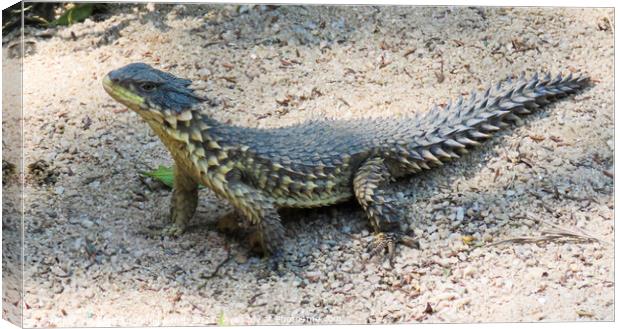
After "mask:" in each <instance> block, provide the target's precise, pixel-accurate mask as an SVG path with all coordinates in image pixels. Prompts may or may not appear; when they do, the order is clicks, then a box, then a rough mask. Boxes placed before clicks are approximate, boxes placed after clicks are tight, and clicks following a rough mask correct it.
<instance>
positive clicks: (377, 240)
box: [366, 232, 419, 267]
mask: <svg viewBox="0 0 620 329" xmlns="http://www.w3.org/2000/svg"><path fill="white" fill-rule="evenodd" d="M397 244H402V245H404V246H406V247H409V248H419V244H418V241H417V240H416V239H414V238H412V237H410V236H407V235H405V234H402V233H393V232H390V233H385V232H380V233H376V234H375V236H374V237H373V239H372V241H370V243H369V244H368V247H367V249H366V250H367V252H368V253H369V254H370V258H373V257H375V256H376V255H379V254H383V253H384V252H385V254H386V256H387V258H388V260H389V261H390V266H392V267H394V262H393V261H394V255H395V250H396V245H397Z"/></svg>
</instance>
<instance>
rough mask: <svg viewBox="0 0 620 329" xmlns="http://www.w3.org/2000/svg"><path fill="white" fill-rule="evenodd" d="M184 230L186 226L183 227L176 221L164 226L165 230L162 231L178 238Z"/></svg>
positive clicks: (165, 234)
mask: <svg viewBox="0 0 620 329" xmlns="http://www.w3.org/2000/svg"><path fill="white" fill-rule="evenodd" d="M184 232H185V227H184V226H183V227H181V226H180V225H178V224H176V223H174V224H170V225H168V226H166V227H164V228H163V230H162V231H161V234H162V235H163V236H169V237H172V238H178V237H179V236H181V235H182V234H183V233H184Z"/></svg>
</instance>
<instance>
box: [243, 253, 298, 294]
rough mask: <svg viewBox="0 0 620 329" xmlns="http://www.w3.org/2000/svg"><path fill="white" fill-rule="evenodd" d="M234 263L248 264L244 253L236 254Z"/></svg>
mask: <svg viewBox="0 0 620 329" xmlns="http://www.w3.org/2000/svg"><path fill="white" fill-rule="evenodd" d="M235 262H237V264H245V263H247V262H248V256H247V255H246V254H244V253H239V254H236V255H235ZM296 287H297V286H296Z"/></svg>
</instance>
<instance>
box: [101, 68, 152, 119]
mask: <svg viewBox="0 0 620 329" xmlns="http://www.w3.org/2000/svg"><path fill="white" fill-rule="evenodd" d="M101 83H102V84H103V89H104V90H105V91H106V92H107V93H108V95H110V96H112V98H114V99H115V100H117V101H119V102H120V103H122V104H123V105H125V106H127V107H129V108H130V109H132V110H134V111H137V110H139V109H141V108H142V106H143V105H144V98H142V97H140V96H139V95H137V94H136V93H134V92H132V91H131V90H129V89H127V88H125V87H123V86H121V85H119V84H117V83H115V82H114V81H113V80H112V79H110V75H109V74H107V75H106V76H105V77H103V80H102V82H101Z"/></svg>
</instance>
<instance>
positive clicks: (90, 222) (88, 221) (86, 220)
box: [80, 218, 95, 228]
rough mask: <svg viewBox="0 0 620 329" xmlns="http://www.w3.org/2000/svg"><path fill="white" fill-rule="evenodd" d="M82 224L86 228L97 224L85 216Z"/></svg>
mask: <svg viewBox="0 0 620 329" xmlns="http://www.w3.org/2000/svg"><path fill="white" fill-rule="evenodd" d="M80 225H82V226H83V227H84V228H91V227H93V226H94V225H95V223H94V222H93V221H91V220H89V219H86V218H84V219H82V220H81V221H80Z"/></svg>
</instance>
